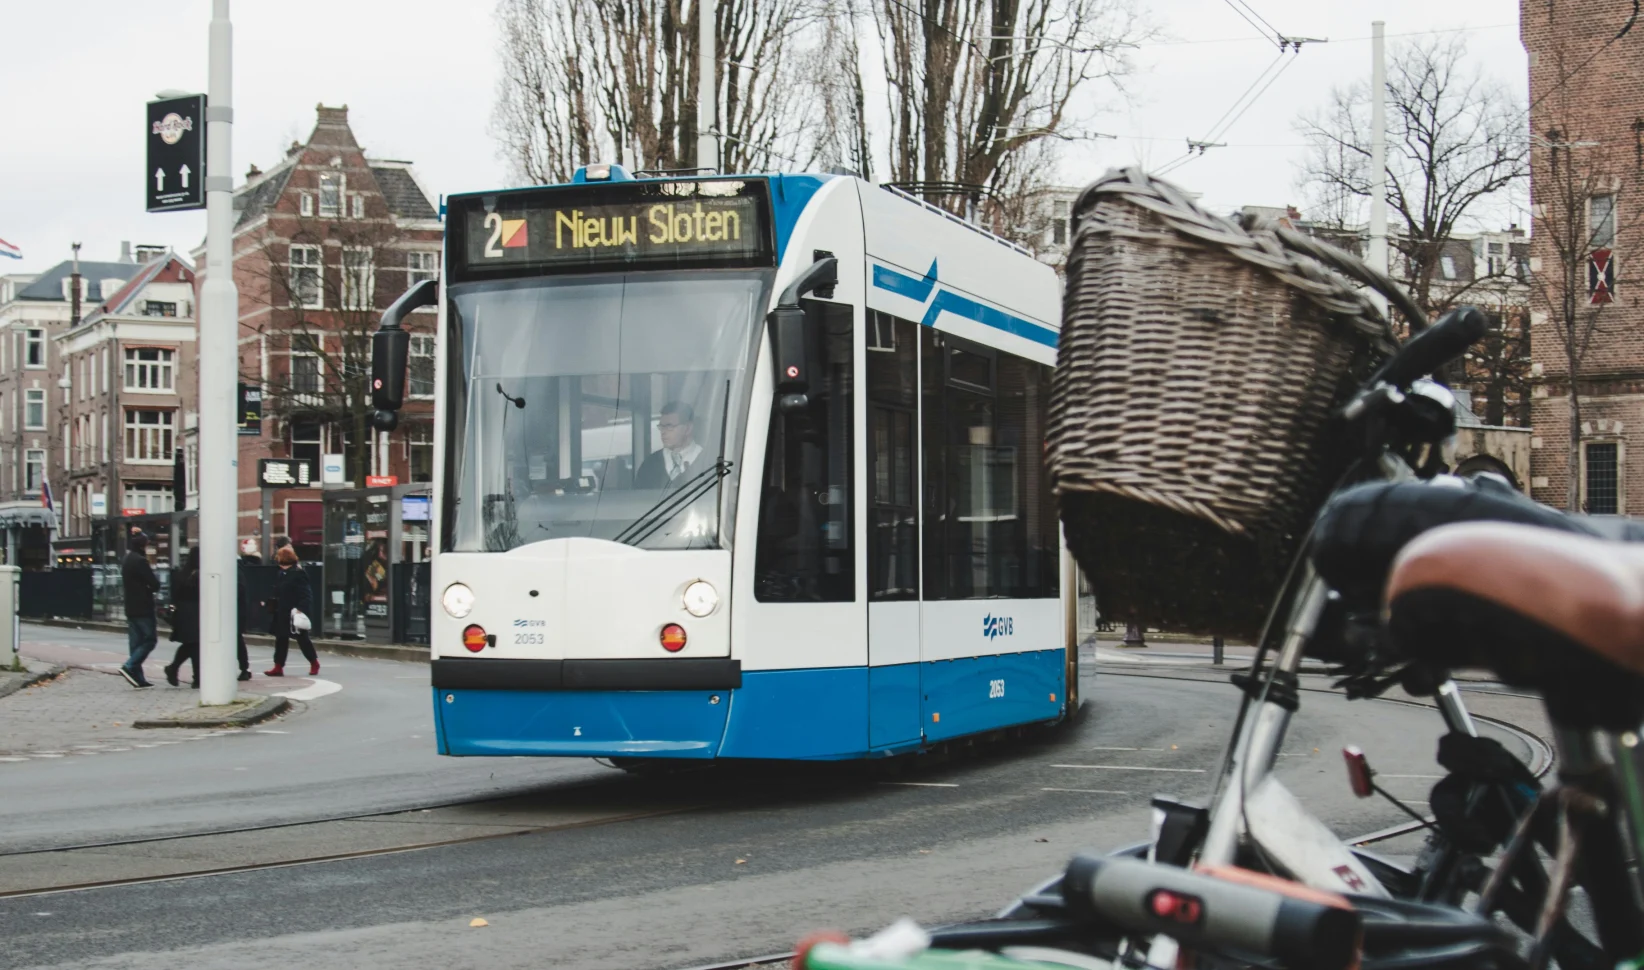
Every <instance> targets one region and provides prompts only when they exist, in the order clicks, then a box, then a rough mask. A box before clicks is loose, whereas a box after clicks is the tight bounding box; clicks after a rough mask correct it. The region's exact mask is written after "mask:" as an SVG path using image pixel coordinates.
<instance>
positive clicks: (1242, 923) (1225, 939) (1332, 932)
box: [1062, 853, 1363, 970]
mask: <svg viewBox="0 0 1644 970" xmlns="http://www.w3.org/2000/svg"><path fill="white" fill-rule="evenodd" d="M1252 876H1254V874H1252ZM1257 878H1259V877H1257ZM1318 895H1320V896H1322V895H1323V894H1318ZM1062 898H1063V899H1064V900H1066V902H1067V907H1068V910H1069V911H1070V912H1071V913H1072V914H1073V915H1075V916H1078V917H1080V918H1082V919H1084V920H1086V921H1089V922H1093V923H1097V924H1100V925H1105V926H1112V927H1116V928H1118V929H1119V930H1121V931H1122V932H1125V933H1127V934H1137V935H1151V934H1163V935H1165V936H1169V937H1173V938H1174V939H1176V940H1178V941H1180V942H1181V943H1182V944H1183V945H1185V946H1187V947H1188V948H1190V949H1203V950H1208V951H1213V952H1218V953H1225V952H1228V951H1234V952H1238V953H1243V954H1248V955H1252V956H1256V957H1261V958H1270V959H1277V960H1279V961H1281V962H1283V963H1284V964H1285V965H1287V966H1292V967H1309V968H1313V970H1346V968H1348V967H1350V966H1352V965H1353V964H1354V963H1355V961H1356V960H1357V957H1358V952H1359V944H1360V941H1361V939H1362V930H1363V924H1362V921H1361V919H1360V917H1359V914H1358V913H1356V912H1354V911H1353V910H1352V909H1350V908H1344V907H1343V906H1342V905H1341V904H1331V903H1326V902H1322V901H1319V900H1318V899H1304V898H1297V897H1296V896H1293V895H1287V894H1285V893H1281V892H1278V891H1277V890H1275V889H1271V888H1264V887H1262V886H1257V885H1249V884H1242V883H1237V882H1230V881H1228V880H1227V879H1221V878H1216V877H1213V876H1209V875H1205V874H1203V873H1197V872H1190V871H1188V870H1186V869H1177V868H1174V867H1172V866H1165V865H1158V864H1155V863H1149V862H1144V861H1142V860H1139V859H1115V858H1112V857H1104V856H1097V855H1091V854H1084V853H1081V854H1080V855H1077V856H1074V857H1073V861H1072V862H1070V863H1068V867H1067V874H1066V876H1065V877H1064V878H1063V881H1062Z"/></svg>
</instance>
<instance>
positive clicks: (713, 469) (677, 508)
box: [612, 458, 731, 546]
mask: <svg viewBox="0 0 1644 970" xmlns="http://www.w3.org/2000/svg"><path fill="white" fill-rule="evenodd" d="M730 471H731V462H728V461H726V460H725V459H723V458H721V459H719V460H718V461H716V462H714V463H713V464H712V465H709V466H708V467H707V468H704V469H702V470H701V471H699V472H697V473H696V474H695V475H692V476H691V477H690V478H689V479H687V480H686V481H685V484H683V485H681V486H679V487H678V488H676V489H673V490H671V491H670V492H669V493H668V494H667V495H664V496H662V497H661V498H660V499H657V502H656V504H655V505H652V506H651V507H650V508H648V509H646V510H645V511H644V512H643V513H641V514H640V516H639V518H637V519H635V520H634V523H633V524H632V525H630V526H628V528H626V529H623V530H622V531H621V532H619V533H617V534H616V536H615V537H614V538H613V540H612V541H614V542H622V543H626V544H628V545H631V546H632V545H638V544H639V543H641V542H644V541H645V540H646V539H649V538H650V537H651V535H652V534H653V533H654V532H656V530H658V529H660V528H662V527H663V526H664V525H666V524H667V523H668V521H669V520H670V519H672V518H673V517H674V516H676V515H678V514H679V513H680V512H681V511H682V510H684V509H685V508H687V507H689V506H690V505H691V504H692V503H693V502H695V501H696V500H697V499H699V498H701V497H702V496H703V495H705V494H707V492H708V490H709V489H711V488H713V487H714V486H715V485H717V484H719V481H720V479H722V478H724V477H725V476H726V475H728V474H729V473H730ZM710 476H711V477H710Z"/></svg>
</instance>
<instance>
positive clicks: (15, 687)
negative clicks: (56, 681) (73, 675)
mask: <svg viewBox="0 0 1644 970" xmlns="http://www.w3.org/2000/svg"><path fill="white" fill-rule="evenodd" d="M67 670H68V668H67V667H64V666H62V665H61V664H52V665H51V667H50V668H49V669H46V670H38V671H35V672H34V673H32V674H28V675H27V676H24V677H21V678H19V679H17V680H14V681H11V682H10V683H6V684H0V697H9V696H11V695H12V694H15V693H17V692H18V691H20V690H22V689H23V688H25V687H33V686H34V685H35V684H38V683H42V682H44V681H48V680H50V679H52V678H53V677H56V676H58V675H60V674H62V673H64V672H66V671H67ZM7 672H8V673H10V672H11V671H7Z"/></svg>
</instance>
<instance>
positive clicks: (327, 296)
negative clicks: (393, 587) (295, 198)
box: [241, 216, 405, 481]
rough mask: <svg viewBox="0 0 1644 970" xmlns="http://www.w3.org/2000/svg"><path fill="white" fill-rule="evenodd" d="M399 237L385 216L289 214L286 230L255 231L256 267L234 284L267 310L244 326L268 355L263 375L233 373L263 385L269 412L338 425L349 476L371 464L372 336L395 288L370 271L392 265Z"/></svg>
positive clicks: (398, 256) (360, 473) (400, 256)
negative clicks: (383, 286) (381, 284)
mask: <svg viewBox="0 0 1644 970" xmlns="http://www.w3.org/2000/svg"><path fill="white" fill-rule="evenodd" d="M401 241H402V240H401V237H400V234H399V232H398V230H397V229H395V228H394V225H393V222H392V220H351V219H349V220H343V219H339V220H332V219H321V218H315V217H312V216H303V217H298V218H297V219H296V220H295V223H294V226H293V228H292V231H291V234H290V236H289V238H285V237H276V236H272V235H270V236H265V237H264V239H263V240H262V241H261V243H260V244H259V249H260V253H259V257H260V258H259V259H258V261H257V262H258V264H259V265H260V266H261V267H263V271H262V272H260V273H258V274H257V276H256V277H255V278H253V279H252V280H251V281H249V283H248V284H247V285H245V286H243V287H242V290H241V292H242V294H243V295H244V296H245V297H246V298H247V299H249V300H251V301H253V302H255V303H260V304H262V305H263V306H265V307H267V309H268V310H269V312H267V313H262V314H258V315H256V316H255V317H254V318H253V319H254V320H255V321H256V322H255V323H254V324H252V326H253V327H254V329H255V330H256V331H257V333H258V335H259V336H260V337H262V338H263V339H264V340H265V341H267V348H268V356H269V359H270V367H269V373H268V376H267V378H266V379H263V378H262V377H261V375H258V374H246V375H242V378H243V379H245V380H247V381H250V382H252V383H262V384H263V385H264V391H263V406H264V409H265V413H266V414H268V415H269V416H271V417H275V418H279V419H280V420H281V421H283V422H286V423H291V422H293V421H313V422H315V423H317V424H322V425H330V426H331V427H333V428H335V429H337V430H338V431H340V432H342V434H343V436H344V437H345V439H346V441H347V447H346V450H345V458H346V461H347V463H348V468H349V470H350V473H351V474H353V475H355V479H354V480H355V481H360V480H361V479H360V478H359V477H358V476H363V475H364V474H365V472H366V470H367V469H369V468H370V467H371V460H370V457H371V456H370V447H371V435H370V433H369V431H370V427H371V425H370V416H371V413H372V410H373V409H372V407H371V392H370V387H369V383H370V382H369V379H368V378H369V376H370V373H371V335H372V333H374V332H375V331H376V329H377V324H378V322H379V319H380V317H381V315H382V311H381V309H380V308H381V307H383V306H386V305H387V303H388V301H389V300H390V299H391V298H392V297H393V296H396V295H398V294H397V293H392V292H383V291H382V290H379V288H378V286H377V276H378V275H379V274H378V269H379V264H383V265H384V266H385V267H386V268H390V269H400V268H401V267H400V266H397V265H393V264H392V261H393V260H403V259H404V258H405V257H404V254H403V253H402V252H400V251H399V243H400V242H401ZM389 275H391V276H398V275H399V274H397V273H396V274H389Z"/></svg>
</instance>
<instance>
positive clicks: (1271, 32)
mask: <svg viewBox="0 0 1644 970" xmlns="http://www.w3.org/2000/svg"><path fill="white" fill-rule="evenodd" d="M1225 2H1226V3H1227V5H1228V6H1229V7H1232V8H1233V12H1234V13H1236V14H1238V15H1239V16H1240V17H1243V18H1244V22H1245V23H1247V24H1249V25H1250V26H1252V27H1254V28H1255V29H1256V33H1258V34H1264V35H1267V37H1268V39H1269V40H1271V41H1272V42H1273V43H1275V44H1278V45H1279V49H1280V50H1283V49H1284V43H1283V41H1282V40H1281V39H1280V38H1282V37H1283V36H1284V35H1283V34H1281V33H1279V31H1278V28H1276V27H1274V26H1273V25H1272V24H1270V23H1268V22H1267V18H1266V17H1263V16H1262V15H1261V14H1259V13H1257V12H1256V8H1255V7H1252V6H1251V5H1250V4H1248V3H1246V2H1245V0H1225ZM1247 11H1248V12H1247ZM1252 18H1254V19H1252ZM1258 20H1259V21H1261V23H1257V22H1256V21H1258Z"/></svg>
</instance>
